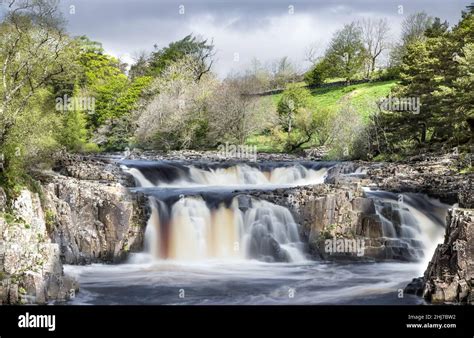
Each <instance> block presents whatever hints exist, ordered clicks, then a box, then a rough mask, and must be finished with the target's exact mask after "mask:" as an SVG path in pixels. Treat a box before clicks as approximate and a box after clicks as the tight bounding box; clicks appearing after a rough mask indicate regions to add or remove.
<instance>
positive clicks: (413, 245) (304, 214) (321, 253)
mask: <svg viewBox="0 0 474 338" xmlns="http://www.w3.org/2000/svg"><path fill="white" fill-rule="evenodd" d="M255 196H256V197H258V198H261V199H264V200H268V201H270V202H272V203H275V204H278V205H283V206H285V207H287V208H289V209H290V210H291V211H292V213H293V214H294V216H295V219H296V220H297V222H298V223H299V224H301V225H302V231H303V233H302V235H303V236H304V238H306V239H307V241H308V244H309V247H310V250H311V252H312V253H313V254H314V255H315V256H316V257H320V258H322V259H329V260H334V259H336V260H354V259H356V260H376V261H384V260H401V261H416V260H418V259H419V258H420V257H422V254H423V253H422V250H421V247H422V244H421V243H420V242H418V241H416V240H415V239H411V240H410V241H409V242H407V241H404V240H399V239H396V238H387V237H386V236H384V233H383V227H382V220H381V218H380V217H381V216H380V215H379V213H377V212H376V203H380V202H377V201H376V200H374V199H372V198H368V197H366V195H365V192H364V190H363V189H362V187H361V185H360V183H358V182H355V183H350V184H338V185H328V184H319V185H314V186H302V187H296V188H289V189H277V190H274V191H270V192H266V191H264V192H257V193H255ZM395 204H396V203H395ZM384 208H385V209H386V210H388V211H390V212H388V211H387V213H386V214H385V215H384V217H385V218H386V219H388V220H391V221H393V222H394V224H397V220H398V219H399V215H398V214H397V210H396V209H398V205H397V206H396V208H395V207H394V210H392V205H391V203H386V205H385V206H384ZM385 209H382V210H385ZM327 239H335V240H337V239H343V240H344V239H349V240H358V241H359V242H362V243H363V246H364V253H363V254H362V255H356V254H355V252H342V253H334V252H331V253H328V252H326V242H325V240H327Z"/></svg>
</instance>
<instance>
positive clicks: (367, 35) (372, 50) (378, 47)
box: [359, 18, 390, 75]
mask: <svg viewBox="0 0 474 338" xmlns="http://www.w3.org/2000/svg"><path fill="white" fill-rule="evenodd" d="M359 25H360V27H361V30H362V39H363V41H364V45H365V49H366V51H367V53H368V58H369V65H368V67H367V75H370V74H372V73H373V72H374V71H375V66H376V62H377V58H378V57H379V56H380V55H381V54H382V52H383V51H384V50H386V49H387V48H388V47H389V44H388V41H387V40H388V33H389V31H390V27H389V26H388V23H387V20H386V19H379V20H374V19H370V18H369V19H364V20H362V21H361V22H360V23H359Z"/></svg>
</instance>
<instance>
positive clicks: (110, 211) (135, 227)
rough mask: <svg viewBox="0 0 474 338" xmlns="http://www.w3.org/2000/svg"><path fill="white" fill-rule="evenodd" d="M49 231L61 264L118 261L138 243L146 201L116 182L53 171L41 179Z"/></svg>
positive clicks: (143, 227) (135, 248)
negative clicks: (42, 180) (62, 174)
mask: <svg viewBox="0 0 474 338" xmlns="http://www.w3.org/2000/svg"><path fill="white" fill-rule="evenodd" d="M44 190H45V207H46V211H45V212H46V214H47V220H48V227H49V229H48V230H49V233H50V236H51V238H52V240H53V242H55V243H58V244H59V247H60V253H61V260H62V262H63V263H66V264H90V263H95V262H102V263H103V262H109V263H111V262H119V261H121V260H123V259H124V258H125V257H126V256H127V254H128V253H129V252H131V251H139V250H141V248H142V244H143V236H144V229H145V225H146V218H147V216H146V209H145V208H144V207H145V206H146V202H145V201H142V200H140V196H137V195H132V194H131V193H130V192H129V190H128V189H127V188H125V187H123V186H122V185H120V184H118V183H113V184H110V185H107V184H101V183H98V182H91V181H84V180H78V179H75V178H71V177H63V176H57V177H53V178H52V181H51V182H49V183H47V184H46V185H45V189H44Z"/></svg>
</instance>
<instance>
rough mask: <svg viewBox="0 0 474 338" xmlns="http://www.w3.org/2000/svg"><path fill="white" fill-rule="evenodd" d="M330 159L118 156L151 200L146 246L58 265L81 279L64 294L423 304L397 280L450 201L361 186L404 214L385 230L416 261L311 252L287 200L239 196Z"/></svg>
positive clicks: (430, 247) (413, 266) (138, 300)
mask: <svg viewBox="0 0 474 338" xmlns="http://www.w3.org/2000/svg"><path fill="white" fill-rule="evenodd" d="M332 165H333V163H316V162H313V163H303V164H301V163H298V164H281V163H270V164H265V165H254V166H249V165H234V166H225V167H223V166H222V165H210V164H206V163H204V164H202V163H200V164H197V165H196V164H183V163H169V162H148V161H132V162H126V163H124V170H126V171H128V172H129V173H131V174H132V175H133V176H134V177H135V179H136V184H137V189H138V190H140V191H142V192H143V193H145V194H146V195H148V196H149V200H150V206H151V209H152V214H151V217H150V219H149V221H148V225H147V228H146V232H145V249H144V252H143V253H137V254H132V255H131V257H130V258H129V260H128V261H127V262H125V263H123V264H118V265H104V264H93V265H89V266H65V272H66V273H67V274H69V275H73V276H75V277H76V278H77V279H78V281H79V283H80V286H81V290H80V292H79V293H78V294H77V295H76V297H75V298H74V300H72V301H71V302H70V304H109V305H111V304H182V305H185V304H188V305H191V304H192V305H194V304H200V305H211V304H222V305H224V304H225V305H227V304H229V305H230V304H260V305H263V304H265V305H274V304H287V305H291V304H294V305H296V304H298V305H300V304H423V303H424V302H423V300H422V299H420V298H419V297H415V296H412V295H403V294H402V293H401V292H400V289H403V288H404V287H405V286H406V284H407V283H408V282H410V281H411V279H412V278H414V277H418V276H421V275H422V274H423V271H424V269H426V266H427V262H428V261H429V259H430V258H431V256H432V254H433V252H434V248H435V247H436V244H437V243H439V242H440V241H441V240H442V235H443V233H444V229H443V227H442V226H443V222H444V219H443V217H444V214H445V212H446V210H447V208H448V207H449V206H447V205H444V204H442V203H440V202H439V201H436V200H433V199H430V198H428V197H426V196H423V195H419V194H404V195H403V197H400V195H395V194H391V193H387V192H370V191H367V192H366V195H367V197H370V198H374V199H376V200H377V204H376V205H377V212H378V213H379V212H380V215H382V213H383V212H384V211H383V210H384V209H386V208H387V207H388V206H389V207H390V210H391V212H392V213H393V212H397V215H399V216H398V217H399V218H400V219H401V222H402V225H401V232H400V230H399V231H398V232H399V233H398V234H396V233H395V227H394V225H393V224H392V223H391V222H390V220H389V219H386V218H384V217H382V216H381V218H382V221H383V222H382V223H383V233H384V236H385V237H387V238H390V239H391V240H396V241H399V242H400V243H401V245H404V246H406V247H409V250H411V251H412V252H413V253H414V255H415V253H416V252H419V251H423V252H422V255H421V256H420V257H419V259H418V261H417V262H415V263H402V262H384V263H375V262H374V263H368V262H364V263H362V262H351V263H336V262H326V261H315V260H312V259H311V257H310V256H309V254H308V252H307V247H306V245H305V243H304V240H303V239H302V238H301V237H300V235H299V225H298V224H296V222H295V221H294V219H293V217H292V215H291V213H290V212H289V211H288V210H287V209H286V208H284V207H281V206H277V205H274V204H272V203H269V202H266V201H260V200H255V199H254V198H249V199H248V200H244V201H243V199H242V194H241V192H244V191H245V189H249V188H251V189H272V188H275V187H288V186H296V185H305V184H317V183H323V182H324V180H325V177H326V173H327V170H328V169H329V168H330V167H331V166H332ZM349 174H351V173H349ZM400 198H402V199H404V200H403V201H400ZM400 203H404V204H403V206H401V205H400ZM243 206H245V207H243ZM413 243H419V244H417V247H414V248H411V247H410V245H412V244H413ZM418 245H421V247H422V249H421V250H420V249H419V246H418Z"/></svg>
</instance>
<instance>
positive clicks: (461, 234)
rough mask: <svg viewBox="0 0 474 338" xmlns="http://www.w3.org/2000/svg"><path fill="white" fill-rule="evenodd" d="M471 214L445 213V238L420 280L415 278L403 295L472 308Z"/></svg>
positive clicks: (473, 255)
mask: <svg viewBox="0 0 474 338" xmlns="http://www.w3.org/2000/svg"><path fill="white" fill-rule="evenodd" d="M473 258H474V210H472V209H471V210H468V209H459V208H454V209H451V210H450V211H449V214H448V220H447V227H446V235H445V238H444V242H443V244H439V245H438V247H437V248H436V251H435V253H434V255H433V258H432V259H431V261H430V263H429V264H428V268H427V269H426V271H425V273H424V276H423V277H420V278H415V279H414V280H413V281H412V282H411V283H410V284H409V285H408V286H407V287H406V289H405V290H406V292H408V293H413V294H417V295H419V296H423V297H424V298H425V299H426V300H428V301H430V302H432V303H435V304H440V303H441V304H443V303H467V304H471V305H472V304H474V292H473V290H472V286H473V284H474V259H473Z"/></svg>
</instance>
